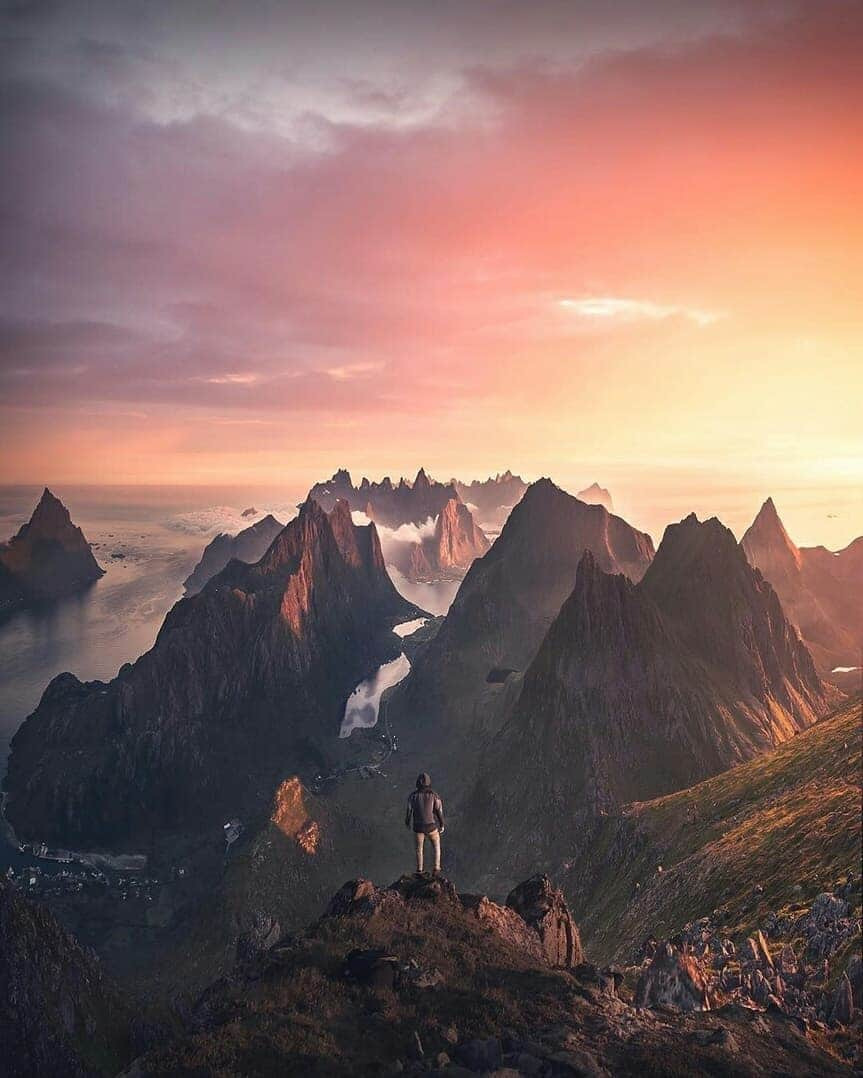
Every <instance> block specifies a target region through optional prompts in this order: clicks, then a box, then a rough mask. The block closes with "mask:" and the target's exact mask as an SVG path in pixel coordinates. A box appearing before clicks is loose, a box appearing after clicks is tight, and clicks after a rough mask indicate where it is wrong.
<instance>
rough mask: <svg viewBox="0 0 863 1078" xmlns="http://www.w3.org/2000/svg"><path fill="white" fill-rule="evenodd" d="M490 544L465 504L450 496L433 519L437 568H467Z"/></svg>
mask: <svg viewBox="0 0 863 1078" xmlns="http://www.w3.org/2000/svg"><path fill="white" fill-rule="evenodd" d="M490 545H491V544H490V543H489V541H488V539H486V537H485V535H484V534H483V532H482V529H481V528H479V527H478V526H477V524H476V522H475V521H474V519H473V517H472V516H471V512H470V510H469V509H468V508H467V506H466V505H464V504H462V502H461V501H459V500H458V499H457V498H450V500H449V501H448V502H447V503H446V505H445V506H444V507H443V509H442V510H441V512H440V516H439V517H438V518H437V521H436V522H435V533H434V546H435V554H436V560H437V563H438V565H439V566H440V568H441V569H467V568H469V567H470V566H471V565H472V564H473V562H474V560H475V559H476V558H481V557H482V556H483V554H485V553H486V551H487V550H488V549H489V546H490Z"/></svg>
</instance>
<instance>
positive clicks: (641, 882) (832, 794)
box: [568, 699, 863, 960]
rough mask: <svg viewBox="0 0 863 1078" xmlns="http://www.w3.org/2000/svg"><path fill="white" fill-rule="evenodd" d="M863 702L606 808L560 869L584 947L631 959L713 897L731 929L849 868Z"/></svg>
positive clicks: (747, 926) (854, 854)
mask: <svg viewBox="0 0 863 1078" xmlns="http://www.w3.org/2000/svg"><path fill="white" fill-rule="evenodd" d="M861 706H863V705H861V701H860V700H859V699H857V700H855V701H851V702H846V703H845V704H844V705H843V706H841V707H840V708H839V709H838V710H837V711H836V712H834V713H833V714H832V715H831V716H829V717H828V718H826V719H824V720H822V721H821V722H819V723H817V724H816V725H815V726H813V727H811V728H810V729H809V730H807V731H806V732H804V733H802V734H800V735H799V736H797V737H795V738H794V739H793V740H791V741H789V742H787V743H785V744H784V745H782V746H780V747H779V748H777V749H776V750H774V751H773V752H771V753H769V754H768V755H765V756H762V757H759V758H758V759H756V760H753V761H751V762H749V763H747V764H743V765H741V766H740V767H736V768H734V769H732V770H731V771H727V772H724V773H723V774H721V775H717V776H716V777H714V778H712V779H708V780H707V781H705V782H702V783H699V784H698V785H697V786H694V787H691V788H690V789H687V790H682V791H679V792H678V793H675V794H671V795H669V796H666V797H662V798H657V799H656V800H654V801H648V802H642V803H634V804H632V805H630V806H628V807H627V809H626V811H625V813H624V818H623V819H616V820H608V821H607V823H606V824H605V825H604V827H603V828H602V830H601V832H600V834H599V838H598V842H597V844H596V845H595V846H594V847H593V850H592V853H591V855H590V858H589V860H588V861H586V862H582V863H580V864H577V865H574V866H573V868H572V870H571V873H570V878H569V881H568V882H569V883H570V887H569V888H568V890H569V891H570V893H572V894H573V897H574V900H575V906H576V910H577V911H578V914H579V922H580V925H581V927H582V930H583V931H584V934H585V937H586V939H587V941H588V949H589V951H590V953H591V955H592V956H593V957H602V958H612V957H614V958H617V959H618V960H620V959H628V958H630V957H631V955H632V953H633V951H634V950H635V949H636V948H637V947H638V945H639V944H640V943H641V942H642V940H643V939H644V938H645V937H646V936H647V935H648V933H650V932H653V933H654V934H655V935H660V934H661V935H672V934H674V933H675V932H677V931H679V930H680V929H681V928H682V927H683V926H684V924H686V922H688V921H691V920H694V919H696V918H698V917H700V916H704V915H706V914H709V913H711V912H712V911H713V910H714V909H716V908H717V907H723V908H724V909H726V910H727V911H728V917H727V925H728V934H729V935H731V936H732V938H740V937H743V936H744V935H745V934H748V933H749V932H750V931H752V930H753V929H754V928H755V927H756V926H757V924H758V923H759V920H760V919H762V918H763V917H764V915H765V914H766V913H768V912H769V911H771V910H781V909H783V908H784V907H786V906H788V905H791V904H799V905H802V904H806V905H808V904H809V902H811V899H812V898H813V897H814V896H815V895H816V894H818V893H819V892H820V891H823V890H825V889H829V888H830V887H831V886H832V885H833V883H835V882H836V881H838V880H840V879H842V878H844V876H845V875H846V874H847V873H848V871H849V870H851V871H853V872H854V873H855V874H858V873H859V866H860V849H861V770H860V768H861V754H860V749H861ZM660 865H661V866H662V872H659V871H658V866H660ZM636 885H638V886H636ZM756 885H761V887H763V893H756V892H755V887H756Z"/></svg>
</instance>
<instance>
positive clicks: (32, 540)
mask: <svg viewBox="0 0 863 1078" xmlns="http://www.w3.org/2000/svg"><path fill="white" fill-rule="evenodd" d="M103 572H104V570H102V569H100V568H99V566H98V564H97V563H96V559H95V558H94V557H93V552H92V551H91V549H90V545H89V543H88V542H87V540H86V539H85V538H84V533H83V532H82V531H81V529H80V528H78V527H76V526H75V525H74V524H73V523H72V520H71V518H70V516H69V510H68V509H67V508H66V506H65V505H63V503H62V502H61V501H60V500H59V498H56V497H55V496H54V495H53V494H52V493H51V491H50V490H48V488H47V487H46V488H45V490H44V491H43V493H42V497H41V498H40V499H39V504H38V505H37V506H36V508H35V509H34V510H33V515H32V516H31V517H30V520H29V521H28V523H27V524H25V525H24V526H23V527H22V528H21V529H20V530H19V531H18V532H17V534H16V535H14V536H13V537H12V538H11V539H10V540H9V542H8V543H4V544H2V545H0V612H2V611H3V610H4V609H11V608H13V607H15V606H18V605H21V604H24V603H27V602H39V601H44V600H50V599H56V598H59V597H61V596H63V595H70V594H72V593H73V592H76V591H80V590H81V589H82V588H85V587H87V586H88V585H89V584H92V583H93V582H94V581H96V580H98V579H99V577H100V576H102V575H103Z"/></svg>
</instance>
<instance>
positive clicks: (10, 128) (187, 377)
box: [0, 0, 863, 549]
mask: <svg viewBox="0 0 863 1078" xmlns="http://www.w3.org/2000/svg"><path fill="white" fill-rule="evenodd" d="M0 23H2V26H0V29H2V33H0V40H2V45H0V48H2V71H3V76H2V79H3V93H2V104H0V125H2V141H0V145H2V150H0V153H2V156H3V165H4V167H3V170H2V173H3V180H2V186H3V190H2V197H3V206H4V211H3V215H2V221H0V228H2V233H3V235H2V241H3V250H4V258H3V262H2V266H0V273H1V274H2V293H3V303H2V308H0V355H2V358H0V409H2V415H0V481H4V482H7V483H19V482H33V483H39V484H40V485H43V484H45V483H49V484H51V485H52V486H54V485H58V484H63V483H73V482H79V483H81V482H84V483H108V482H114V483H136V484H146V483H154V484H165V483H180V484H187V483H198V484H203V483H235V484H242V485H245V486H247V487H252V486H255V485H258V486H266V487H269V488H270V489H277V488H279V487H281V488H284V487H285V486H286V485H292V486H298V487H301V488H305V489H308V487H309V486H310V485H311V483H312V482H314V481H315V480H316V479H318V478H320V477H321V476H322V475H327V474H330V473H331V472H332V471H335V469H336V468H338V467H341V466H344V465H346V464H348V465H350V466H351V467H352V469H354V471H355V472H356V473H358V474H363V473H365V474H368V475H369V476H370V477H372V478H377V479H379V478H381V477H382V476H384V475H385V474H387V473H388V472H395V473H396V474H399V473H400V472H401V471H405V472H410V473H411V474H413V472H414V471H415V470H416V469H417V468H418V467H419V466H420V465H421V464H424V465H425V466H426V467H427V468H428V469H429V471H430V474H432V475H434V476H436V477H438V478H440V479H443V480H446V479H448V478H450V477H451V476H458V477H460V478H464V479H471V478H474V477H482V476H486V475H488V474H494V473H495V472H497V471H499V470H501V469H502V468H504V467H509V466H511V467H513V468H516V469H518V470H519V471H520V472H521V473H522V474H523V475H524V476H525V478H527V479H533V478H537V477H539V476H541V475H549V474H550V475H552V476H553V477H554V478H555V480H557V481H558V482H561V483H562V484H564V485H565V486H567V488H568V489H582V488H583V487H585V486H587V484H588V483H590V482H593V481H596V480H598V481H599V482H600V483H601V484H602V485H604V486H607V487H609V488H610V489H612V490H613V491H614V495H615V501H616V506H617V509H618V510H619V511H621V512H624V513H625V514H627V515H628V516H629V517H630V518H631V519H633V520H634V522H635V523H637V524H638V525H639V526H641V527H644V528H647V529H649V530H651V531H652V532H654V533H656V534H657V536H658V534H659V533H661V529H662V527H663V526H664V524H665V523H667V522H668V521H669V520H672V519H679V518H680V517H681V516H683V515H685V514H686V513H687V512H689V511H691V510H695V511H696V512H699V513H701V514H702V515H706V514H710V513H713V512H719V513H720V515H721V516H722V519H723V520H724V521H726V522H727V523H728V524H730V525H731V526H732V527H733V528H735V530H736V531H737V533H738V535H739V534H742V531H743V530H744V529H745V527H746V525H747V524H748V522H749V521H750V520H751V519H752V517H753V515H754V513H755V511H756V510H757V508H758V506H759V505H760V504H761V503H762V501H763V500H764V498H765V497H766V496H767V495H768V494H773V495H774V496H776V497H777V498H781V503H782V505H783V512H784V516H785V519H786V524H787V526H788V528H789V530H790V531H791V533H792V534H793V535H794V536H795V539H796V541H798V542H800V543H804V544H817V543H825V544H826V545H827V546H828V547H830V548H832V549H838V548H840V547H842V546H843V545H845V544H847V543H848V542H849V541H850V540H851V539H853V538H854V537H855V536H856V535H858V534H859V533H860V530H861V527H863V500H861V493H860V492H861V490H863V464H861V461H863V438H861V432H860V423H859V406H858V401H859V399H860V396H861V392H863V362H861V358H863V357H861V332H863V325H861V314H860V311H861V310H863V305H861V302H860V300H861V284H860V282H861V281H863V265H861V254H860V252H861V250H863V244H861V239H863V220H861V217H863V215H861V212H860V206H861V189H860V188H861V179H860V177H861V175H863V167H861V166H863V145H861V142H863V140H861V130H860V124H859V116H860V115H861V111H863V76H861V68H860V64H859V41H860V37H861V31H863V15H861V10H860V7H859V5H857V4H853V3H844V2H836V3H833V2H828V3H805V2H804V3H791V2H787V3H786V2H778V3H776V4H771V5H740V4H738V3H734V2H731V0H712V2H707V0H706V2H704V3H698V4H689V5H680V4H677V3H672V2H670V0H653V2H650V3H638V4H636V3H624V4H616V5H612V6H609V5H606V4H600V3H591V2H582V3H576V4H573V3H563V2H560V3H558V2H552V0H546V2H540V3H536V4H530V5H524V4H521V3H516V2H514V0H512V2H510V0H506V2H502V3H496V4H488V5H485V4H483V5H474V4H463V5H451V6H449V7H448V8H447V10H446V11H444V12H441V11H439V10H437V9H434V8H432V7H430V6H429V5H427V4H422V3H418V2H417V3H413V2H409V3H403V4H398V5H393V4H389V3H376V2H371V0H366V2H362V3H348V2H347V0H344V2H342V3H338V2H332V3H328V4H326V5H309V4H302V3H285V4H280V5H271V4H265V3H257V2H252V3H249V4H242V5H240V4H225V5H219V7H218V8H217V9H214V8H212V7H211V6H209V5H203V6H199V5H197V4H184V5H168V4H164V5H163V4H155V5H148V7H147V9H146V11H145V12H142V11H141V10H139V9H138V7H137V6H136V5H131V4H123V3H120V4H116V3H107V2H105V3H99V2H97V3H89V4H86V5H84V4H76V3H71V2H70V3H61V4H55V5H26V4H25V5H22V4H12V3H9V4H5V5H3V8H2V13H0Z"/></svg>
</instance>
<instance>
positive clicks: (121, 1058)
mask: <svg viewBox="0 0 863 1078" xmlns="http://www.w3.org/2000/svg"><path fill="white" fill-rule="evenodd" d="M130 1017H131V1015H130V1009H129V1008H127V1007H126V1006H125V1005H124V1004H123V1003H122V1002H121V1000H120V998H119V994H118V993H117V991H116V990H115V989H113V988H112V987H110V986H109V985H108V984H107V983H106V981H105V979H104V978H103V975H102V971H101V969H100V967H99V965H98V963H97V962H96V961H95V960H94V959H93V957H92V956H91V955H89V954H87V953H86V952H85V951H84V950H83V949H82V948H81V947H80V946H79V945H78V943H77V942H76V941H75V940H74V939H73V938H72V937H71V936H70V935H69V934H68V933H67V932H66V931H65V930H64V929H63V928H61V927H60V925H59V924H58V923H57V921H56V920H55V919H54V918H53V916H52V915H51V914H50V913H49V912H48V911H47V910H46V909H45V908H44V907H42V906H39V905H36V904H34V903H32V902H30V901H28V900H27V899H26V898H24V897H23V896H22V895H20V894H19V893H18V892H17V891H16V890H15V888H14V887H13V886H12V885H11V884H9V883H7V882H6V881H5V880H3V879H0V1044H2V1063H0V1066H2V1069H3V1074H5V1075H8V1076H9V1078H19V1076H20V1078H24V1076H28V1078H29V1076H30V1075H42V1074H44V1075H54V1074H56V1075H61V1074H62V1075H69V1076H78V1075H81V1076H84V1075H87V1076H92V1075H101V1074H104V1075H112V1074H116V1073H117V1071H118V1070H120V1069H121V1068H122V1066H123V1065H124V1063H126V1062H127V1061H128V1060H129V1058H130V1057H131V1055H132V1050H131V1048H132V1044H131V1037H130Z"/></svg>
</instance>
